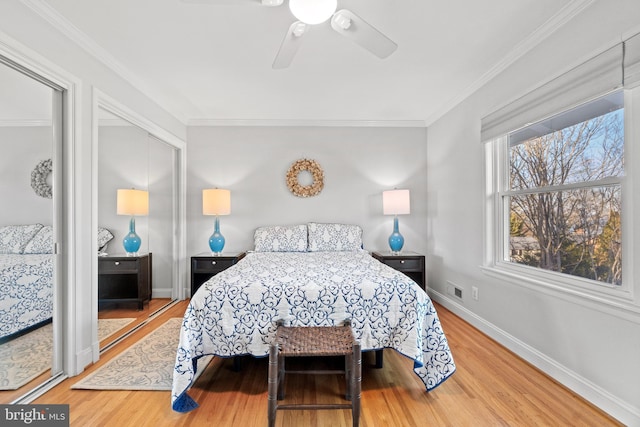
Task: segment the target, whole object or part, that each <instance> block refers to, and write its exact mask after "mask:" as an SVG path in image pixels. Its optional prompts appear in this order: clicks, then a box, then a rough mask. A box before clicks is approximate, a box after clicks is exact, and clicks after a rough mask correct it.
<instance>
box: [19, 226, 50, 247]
mask: <svg viewBox="0 0 640 427" xmlns="http://www.w3.org/2000/svg"><path fill="white" fill-rule="evenodd" d="M23 253H25V254H51V253H53V227H52V226H50V225H45V226H44V227H42V228H41V229H40V231H38V232H37V233H36V235H35V236H33V239H31V240H29V243H27V245H26V246H25V247H24V252H23Z"/></svg>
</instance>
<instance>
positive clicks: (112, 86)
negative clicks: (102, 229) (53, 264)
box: [0, 1, 186, 375]
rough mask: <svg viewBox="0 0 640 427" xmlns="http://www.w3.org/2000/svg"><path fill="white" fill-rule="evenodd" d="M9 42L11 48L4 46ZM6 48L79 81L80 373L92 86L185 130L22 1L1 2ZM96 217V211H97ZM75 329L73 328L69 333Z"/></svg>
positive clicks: (69, 359)
mask: <svg viewBox="0 0 640 427" xmlns="http://www.w3.org/2000/svg"><path fill="white" fill-rule="evenodd" d="M4 46H9V48H5V47H4ZM3 50H11V51H19V52H21V55H22V56H23V57H24V58H25V59H26V60H27V61H28V62H33V63H36V64H41V65H42V67H41V68H47V69H51V70H53V72H54V73H56V74H58V75H61V76H65V78H66V77H68V80H69V81H70V82H71V83H72V84H73V85H74V90H75V92H74V93H75V96H76V98H75V99H72V100H71V102H73V110H72V111H73V117H67V120H68V121H69V123H72V126H73V127H72V129H69V130H70V132H71V133H72V134H71V136H70V137H71V139H72V141H73V143H72V146H70V147H66V149H67V150H69V152H68V153H67V156H66V157H65V159H72V162H73V163H72V164H66V165H64V169H65V174H66V179H67V180H68V185H67V186H66V188H68V189H70V192H69V194H67V195H66V196H67V212H66V214H67V215H66V216H67V218H68V219H70V220H71V222H70V223H69V224H68V225H69V227H71V228H72V229H73V232H72V233H70V235H73V236H74V241H72V242H65V244H66V245H67V246H66V247H67V248H71V249H72V252H71V254H70V256H71V257H72V260H71V263H72V265H73V268H72V269H71V270H70V271H68V272H67V273H68V274H67V276H66V278H65V281H64V284H63V287H64V289H63V291H62V295H64V297H63V300H64V305H65V308H64V311H65V318H66V319H67V320H66V322H67V325H66V326H67V327H68V329H65V353H66V356H65V363H64V365H65V371H66V373H68V374H71V375H73V374H76V373H79V372H81V371H82V370H83V369H84V367H85V366H86V365H87V364H89V363H91V362H92V360H93V358H94V351H93V348H92V335H93V334H94V333H95V330H96V329H95V328H96V326H95V325H96V323H97V320H96V306H97V301H95V292H96V291H95V289H93V288H92V286H90V285H89V284H91V283H92V279H93V278H94V277H95V276H96V274H97V261H96V257H95V252H94V246H95V243H94V241H93V235H94V234H95V232H94V231H92V225H91V220H92V216H93V214H94V212H93V211H92V200H93V196H94V194H93V185H94V184H93V177H92V162H93V158H92V149H91V147H92V144H91V141H92V115H93V114H94V113H96V114H97V111H95V112H94V111H93V98H92V90H93V88H98V89H99V90H100V91H102V92H103V93H105V94H107V95H109V96H110V97H111V98H113V99H115V100H116V101H118V102H119V103H121V104H122V105H125V106H127V107H128V108H129V109H131V110H133V111H137V112H139V113H140V115H142V116H144V117H145V118H146V119H147V120H148V121H150V122H153V123H155V124H157V125H158V126H159V127H161V128H163V129H165V130H166V131H167V132H170V133H172V134H173V135H176V136H177V137H178V138H181V139H183V140H184V139H185V136H186V128H185V126H184V125H183V124H182V123H180V122H179V121H178V120H177V119H175V118H174V117H172V116H171V115H169V114H168V113H167V112H166V111H164V110H163V109H162V108H160V107H159V106H158V105H157V104H156V103H155V102H154V101H152V100H151V99H150V98H149V97H147V96H146V95H145V94H143V93H142V92H140V90H139V89H138V88H137V87H135V86H134V85H132V84H130V83H128V82H127V81H126V80H124V79H123V78H122V77H119V76H118V75H116V74H115V73H114V72H113V71H112V70H111V69H110V68H108V67H106V66H105V65H104V64H103V63H101V62H99V61H97V60H96V59H94V58H93V57H91V56H90V55H89V54H87V53H86V51H84V50H83V49H81V48H80V47H79V45H78V44H76V43H74V42H73V41H71V40H70V39H68V38H67V37H66V36H64V35H63V34H62V33H60V32H59V31H57V30H56V29H54V28H53V27H52V26H51V25H50V24H49V23H48V22H46V21H45V20H44V19H43V18H41V17H40V16H39V15H38V14H37V13H35V12H34V11H33V10H32V9H30V7H29V6H28V5H27V4H25V3H22V2H17V1H10V2H5V1H3V2H0V53H2V52H3ZM96 215H97V214H96ZM69 331H70V332H69Z"/></svg>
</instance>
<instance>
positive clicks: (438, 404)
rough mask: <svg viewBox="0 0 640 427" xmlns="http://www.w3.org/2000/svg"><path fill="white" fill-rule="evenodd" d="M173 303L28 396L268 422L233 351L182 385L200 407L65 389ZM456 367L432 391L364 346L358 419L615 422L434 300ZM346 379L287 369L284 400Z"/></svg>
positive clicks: (408, 368) (93, 407) (298, 418)
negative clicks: (75, 370) (83, 365)
mask: <svg viewBox="0 0 640 427" xmlns="http://www.w3.org/2000/svg"><path fill="white" fill-rule="evenodd" d="M185 307H186V302H180V303H178V304H176V305H175V306H173V307H172V308H170V309H169V310H168V311H166V312H164V313H163V314H162V315H161V316H159V317H158V318H157V319H154V320H153V321H152V322H150V323H149V324H147V325H146V326H144V327H143V328H141V329H140V330H138V331H136V332H135V333H134V334H133V335H131V336H130V337H128V338H127V339H125V340H124V341H122V342H120V343H118V344H116V345H115V346H114V347H113V348H111V349H109V350H108V351H107V352H105V353H104V354H103V355H102V357H101V360H100V361H99V362H98V363H97V364H95V365H94V366H91V367H89V368H88V369H87V370H86V371H85V372H84V373H83V374H82V375H80V376H78V377H74V378H70V379H68V380H65V381H64V382H63V383H62V384H60V385H58V386H57V387H55V388H54V389H52V390H51V391H49V392H48V393H46V394H44V395H43V396H42V397H40V398H38V399H37V400H36V401H35V402H34V403H44V404H53V403H67V404H69V405H70V417H71V425H72V426H83V427H84V426H124V427H126V426H136V427H141V426H153V427H156V426H201V425H202V426H205V425H211V426H220V427H225V426H239V427H251V426H266V425H267V360H266V359H254V358H244V359H243V361H242V369H241V371H240V372H235V371H234V370H233V369H232V366H233V365H232V361H231V360H230V359H219V358H215V359H214V360H213V361H212V362H211V364H210V365H209V367H208V368H207V369H206V371H205V372H204V374H203V375H202V376H201V377H200V378H199V379H198V381H197V382H196V383H195V384H194V386H193V387H192V388H191V390H190V392H189V394H190V396H191V397H193V398H194V399H195V400H196V401H197V402H198V403H199V404H200V407H199V408H197V409H195V410H194V411H192V412H190V413H186V414H181V413H177V412H174V411H173V410H172V409H171V405H170V392H168V391H95V390H71V389H70V386H71V385H72V384H74V383H75V382H77V381H78V380H79V379H81V378H83V377H84V376H85V375H87V374H89V373H91V372H93V371H94V370H95V368H97V367H98V366H100V365H102V364H104V363H105V362H107V361H108V360H110V359H111V358H113V357H114V356H115V355H117V354H118V353H119V352H120V351H122V350H123V349H125V348H127V347H128V346H130V345H131V344H132V343H134V342H136V341H137V340H139V339H140V338H141V337H142V336H144V335H145V334H146V333H148V331H150V330H152V329H153V328H156V327H158V326H160V325H161V324H162V323H164V321H166V319H167V318H169V317H181V316H182V314H183V312H184V309H185ZM437 309H438V313H439V315H440V320H441V322H442V326H443V328H444V331H445V334H446V335H447V338H448V340H449V345H450V347H451V350H452V353H453V356H454V359H455V362H456V365H457V371H456V373H455V374H453V376H452V377H451V378H449V379H448V380H447V381H446V382H444V383H443V384H442V385H440V386H439V387H438V388H436V389H435V390H433V391H431V392H426V391H425V389H424V385H423V384H422V382H421V381H420V380H419V379H418V377H417V376H416V375H415V374H414V373H413V371H412V366H413V364H412V362H411V361H410V360H409V359H407V358H405V357H403V356H401V355H399V354H398V353H396V352H395V351H393V350H385V352H384V368H383V369H374V368H373V367H372V366H371V365H372V363H373V354H372V353H366V354H365V355H363V383H362V417H361V424H360V425H361V426H366V427H369V426H402V427H412V426H427V425H429V426H474V427H476V426H568V425H572V426H616V425H621V424H619V423H617V422H616V421H615V420H613V419H612V418H610V417H609V416H607V415H606V414H604V413H603V412H602V411H600V410H599V409H597V408H595V407H593V406H592V405H590V404H589V403H588V402H586V401H584V400H583V399H582V398H580V397H579V396H577V395H576V394H574V393H573V392H571V391H569V390H568V389H566V388H565V387H563V386H561V385H559V384H558V383H556V382H555V381H554V380H553V379H550V378H549V377H548V376H546V375H545V374H543V373H541V372H540V371H538V370H537V369H536V368H534V367H532V366H531V365H529V364H528V363H526V362H524V361H523V360H522V359H520V358H519V357H517V356H515V355H514V354H513V353H511V352H510V351H508V350H506V349H505V348H504V347H502V346H501V345H499V344H497V343H496V342H494V341H493V340H491V339H490V338H488V337H487V336H485V335H483V334H482V333H480V332H479V331H477V330H476V329H474V328H473V327H472V326H470V325H469V324H467V323H466V322H464V321H463V320H461V319H460V318H458V317H457V316H455V315H454V314H452V313H451V312H449V311H448V310H446V309H444V308H443V307H441V306H437ZM343 383H344V381H343V380H342V379H340V378H337V377H336V378H333V377H325V376H320V377H317V376H314V377H307V376H290V378H288V386H287V398H286V399H288V401H290V402H291V401H294V400H295V401H299V397H298V396H301V399H302V400H304V401H311V400H321V401H322V402H333V401H340V400H341V399H342V396H341V392H342V390H343ZM276 425H277V426H294V427H302V426H304V427H314V426H318V427H320V426H322V427H325V426H331V427H341V426H350V425H351V414H350V411H348V410H337V411H336V410H323V411H278V413H277V423H276Z"/></svg>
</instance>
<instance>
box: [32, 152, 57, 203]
mask: <svg viewBox="0 0 640 427" xmlns="http://www.w3.org/2000/svg"><path fill="white" fill-rule="evenodd" d="M52 171H53V162H52V161H51V159H47V160H43V161H41V162H40V163H38V165H37V166H36V167H35V168H34V169H33V171H32V172H31V188H33V191H35V192H36V194H37V195H38V196H40V197H44V198H46V199H50V198H51V197H52V195H53V193H52V189H51V186H50V185H49V184H47V177H48V176H49V175H50V174H51V172H52Z"/></svg>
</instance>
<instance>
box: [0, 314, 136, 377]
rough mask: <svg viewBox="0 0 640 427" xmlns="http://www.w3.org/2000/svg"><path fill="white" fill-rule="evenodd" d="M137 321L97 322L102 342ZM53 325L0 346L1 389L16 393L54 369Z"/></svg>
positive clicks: (111, 320) (45, 326) (115, 320)
mask: <svg viewBox="0 0 640 427" xmlns="http://www.w3.org/2000/svg"><path fill="white" fill-rule="evenodd" d="M134 320H135V319H130V318H126V319H124V318H123V319H98V339H99V340H100V341H101V340H103V339H104V338H106V337H108V336H109V335H111V334H113V333H115V332H116V331H118V330H120V329H122V328H123V327H125V326H126V325H127V324H129V323H131V322H133V321H134ZM52 345H53V325H52V324H51V323H49V324H47V325H44V326H42V327H40V328H38V329H36V330H34V331H31V332H29V333H28V334H25V335H22V336H20V337H18V338H15V339H12V340H11V341H8V342H6V343H3V344H0V390H16V389H18V388H20V387H22V386H23V385H25V384H26V383H28V382H29V381H31V380H32V379H34V378H36V377H37V376H39V375H41V374H42V373H43V372H46V371H47V370H49V369H51V357H52V352H51V347H52Z"/></svg>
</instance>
